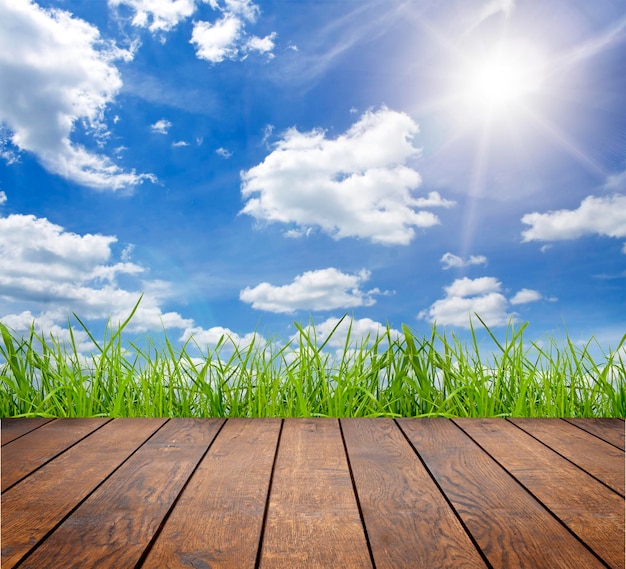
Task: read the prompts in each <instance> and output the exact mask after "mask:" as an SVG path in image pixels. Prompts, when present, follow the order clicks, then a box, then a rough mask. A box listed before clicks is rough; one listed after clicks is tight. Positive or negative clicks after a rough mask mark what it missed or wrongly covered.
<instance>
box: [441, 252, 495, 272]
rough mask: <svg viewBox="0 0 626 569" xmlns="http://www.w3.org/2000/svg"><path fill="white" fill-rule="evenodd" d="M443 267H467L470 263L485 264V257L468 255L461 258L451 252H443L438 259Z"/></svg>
mask: <svg viewBox="0 0 626 569" xmlns="http://www.w3.org/2000/svg"><path fill="white" fill-rule="evenodd" d="M440 261H441V264H442V265H443V269H444V270H447V269H452V268H455V269H460V268H462V267H469V266H470V265H486V264H487V257H485V256H484V255H470V257H469V259H463V258H462V257H459V256H457V255H454V254H452V253H444V254H443V256H442V257H441V259H440Z"/></svg>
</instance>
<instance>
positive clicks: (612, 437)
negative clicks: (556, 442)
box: [565, 418, 626, 450]
mask: <svg viewBox="0 0 626 569" xmlns="http://www.w3.org/2000/svg"><path fill="white" fill-rule="evenodd" d="M565 420H566V421H567V422H568V423H571V424H572V425H576V426H577V427H578V428H580V429H584V430H585V431H587V432H588V433H591V434H592V435H595V436H596V437H599V438H601V439H602V440H604V441H606V442H607V443H611V444H612V445H613V446H616V447H617V448H619V449H621V450H625V448H624V446H625V445H624V439H625V438H626V422H624V420H623V419H608V418H606V419H605V418H601V419H565Z"/></svg>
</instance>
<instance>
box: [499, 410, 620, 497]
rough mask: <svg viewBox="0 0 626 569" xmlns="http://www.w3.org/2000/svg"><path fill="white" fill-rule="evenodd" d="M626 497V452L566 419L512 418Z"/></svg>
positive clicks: (521, 426)
mask: <svg viewBox="0 0 626 569" xmlns="http://www.w3.org/2000/svg"><path fill="white" fill-rule="evenodd" d="M510 421H511V422H512V423H514V424H515V425H517V426H518V427H520V428H522V429H524V430H525V431H526V432H527V433H530V434H531V435H532V436H533V437H536V438H537V439H539V440H540V441H541V442H542V443H544V444H545V445H547V446H549V447H550V448H551V449H553V450H555V451H556V452H558V453H559V454H561V455H563V456H564V457H565V458H567V459H568V460H571V461H572V462H573V463H574V464H577V465H578V466H580V468H582V469H583V470H586V471H587V472H588V473H589V474H591V475H592V476H595V477H596V478H597V479H598V480H601V481H602V482H604V483H605V484H606V485H607V486H609V487H610V488H613V489H614V490H615V491H616V492H619V494H620V495H621V496H622V497H623V496H624V451H621V450H619V449H617V448H615V447H614V446H613V445H611V444H609V443H607V442H604V441H602V440H600V439H598V437H595V436H594V435H592V434H590V433H587V432H585V431H583V430H582V429H579V428H578V427H575V426H574V425H572V424H570V423H568V422H567V421H564V420H563V419H510Z"/></svg>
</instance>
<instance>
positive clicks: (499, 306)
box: [418, 277, 557, 328]
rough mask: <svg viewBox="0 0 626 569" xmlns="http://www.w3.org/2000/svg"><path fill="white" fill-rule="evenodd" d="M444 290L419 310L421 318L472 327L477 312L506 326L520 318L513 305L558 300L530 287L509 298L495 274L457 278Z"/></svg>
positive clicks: (484, 319)
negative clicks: (473, 277) (471, 322)
mask: <svg viewBox="0 0 626 569" xmlns="http://www.w3.org/2000/svg"><path fill="white" fill-rule="evenodd" d="M444 292H445V295H444V297H443V298H441V299H439V300H437V301H435V302H434V303H433V304H432V305H431V306H430V307H429V308H427V309H425V310H422V311H421V312H420V313H419V314H418V318H419V319H421V320H426V321H428V322H431V323H437V324H439V325H442V326H458V327H460V328H470V320H474V318H475V315H476V314H477V315H478V316H480V318H481V319H482V320H483V321H484V322H485V324H487V326H490V327H492V326H494V327H495V326H506V325H508V324H509V322H511V321H516V320H517V314H516V313H515V312H509V309H510V306H512V305H513V306H517V305H522V304H529V303H531V302H537V301H539V300H547V301H549V302H553V301H556V300H557V299H556V298H545V297H544V296H543V295H542V294H541V293H540V292H539V291H536V290H532V289H528V288H523V289H521V290H520V291H518V292H517V293H516V294H515V295H513V296H512V297H511V298H510V299H507V297H506V296H505V295H504V294H503V292H502V283H501V282H500V281H499V280H498V279H497V278H495V277H479V278H476V279H470V278H467V277H464V278H462V279H456V280H454V281H453V283H452V284H451V285H449V286H447V287H444Z"/></svg>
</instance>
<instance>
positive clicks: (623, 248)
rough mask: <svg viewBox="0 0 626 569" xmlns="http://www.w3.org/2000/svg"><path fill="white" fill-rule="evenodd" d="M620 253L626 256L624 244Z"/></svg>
mask: <svg viewBox="0 0 626 569" xmlns="http://www.w3.org/2000/svg"><path fill="white" fill-rule="evenodd" d="M622 253H624V255H626V243H624V245H623V247H622Z"/></svg>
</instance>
